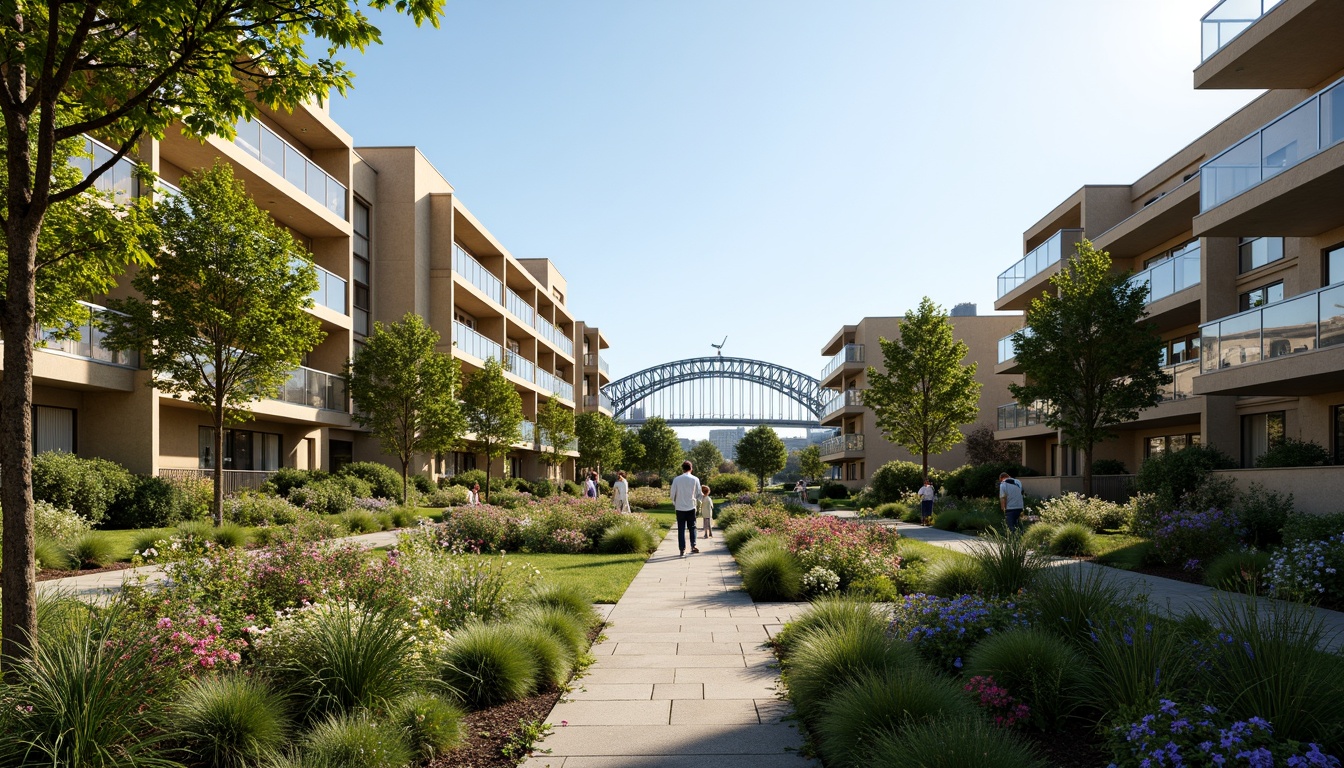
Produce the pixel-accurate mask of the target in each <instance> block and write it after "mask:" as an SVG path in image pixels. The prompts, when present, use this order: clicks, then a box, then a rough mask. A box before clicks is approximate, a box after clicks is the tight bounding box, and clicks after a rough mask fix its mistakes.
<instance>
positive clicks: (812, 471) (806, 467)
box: [798, 445, 830, 482]
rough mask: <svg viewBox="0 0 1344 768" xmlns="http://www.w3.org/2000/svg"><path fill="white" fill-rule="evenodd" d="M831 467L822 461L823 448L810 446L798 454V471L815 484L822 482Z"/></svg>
mask: <svg viewBox="0 0 1344 768" xmlns="http://www.w3.org/2000/svg"><path fill="white" fill-rule="evenodd" d="M829 470H830V465H829V464H827V463H826V462H824V461H822V460H821V446H819V445H809V446H807V447H806V448H804V449H802V450H801V451H799V452H798V471H799V472H800V473H801V474H802V476H803V477H806V478H808V479H810V480H812V481H813V482H817V481H819V480H821V478H823V477H825V476H826V473H827V472H828V471H829Z"/></svg>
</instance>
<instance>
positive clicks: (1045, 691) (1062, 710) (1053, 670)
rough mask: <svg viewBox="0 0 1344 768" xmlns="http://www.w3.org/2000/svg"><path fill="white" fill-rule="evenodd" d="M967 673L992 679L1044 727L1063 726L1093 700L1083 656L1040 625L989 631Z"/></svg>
mask: <svg viewBox="0 0 1344 768" xmlns="http://www.w3.org/2000/svg"><path fill="white" fill-rule="evenodd" d="M965 674H967V675H970V676H973V677H974V676H984V677H992V678H994V680H995V681H996V682H997V683H998V684H999V685H1001V686H1003V687H1004V688H1006V689H1007V690H1008V692H1009V693H1010V694H1012V695H1013V696H1014V697H1016V698H1018V699H1021V700H1022V701H1023V702H1025V703H1026V705H1027V706H1028V707H1030V709H1031V719H1032V721H1033V722H1034V723H1035V724H1036V725H1037V727H1039V728H1043V729H1046V730H1055V729H1058V728H1059V727H1061V726H1062V725H1063V724H1064V720H1065V719H1066V718H1068V717H1069V716H1070V715H1072V714H1073V713H1074V712H1075V711H1077V710H1078V709H1079V708H1080V707H1083V706H1085V705H1086V704H1087V703H1088V701H1089V699H1090V698H1091V697H1090V696H1089V694H1088V690H1089V689H1088V684H1089V682H1090V680H1089V679H1088V675H1087V670H1086V659H1084V658H1083V657H1082V656H1081V655H1080V654H1079V653H1078V652H1077V651H1075V650H1074V649H1073V648H1072V647H1071V646H1070V645H1069V644H1068V642H1067V641H1065V640H1063V639H1061V638H1059V637H1057V636H1054V635H1051V634H1049V633H1048V632H1046V631H1045V630H1043V629H1034V628H1031V627H1014V628H1011V629H1009V630H1007V631H1005V632H997V633H994V634H992V635H990V636H989V637H987V638H985V639H984V640H983V641H981V642H980V644H979V645H977V646H976V647H975V649H974V650H972V651H971V655H970V658H969V659H968V660H967V662H966V669H965Z"/></svg>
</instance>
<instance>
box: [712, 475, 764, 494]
mask: <svg viewBox="0 0 1344 768" xmlns="http://www.w3.org/2000/svg"><path fill="white" fill-rule="evenodd" d="M754 490H756V480H755V478H753V477H752V476H751V475H748V474H746V473H744V472H725V473H724V474H721V475H715V476H714V488H713V490H712V491H711V492H712V493H713V494H714V495H715V496H734V495H736V494H739V493H749V492H751V491H754Z"/></svg>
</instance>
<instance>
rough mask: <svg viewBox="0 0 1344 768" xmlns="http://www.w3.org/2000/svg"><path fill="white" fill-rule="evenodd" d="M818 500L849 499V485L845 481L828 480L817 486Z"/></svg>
mask: <svg viewBox="0 0 1344 768" xmlns="http://www.w3.org/2000/svg"><path fill="white" fill-rule="evenodd" d="M817 497H818V501H822V500H825V499H848V498H849V487H848V486H846V485H845V484H844V483H836V482H832V481H826V482H823V483H822V484H821V486H820V487H819V488H817Z"/></svg>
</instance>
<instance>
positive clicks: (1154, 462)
mask: <svg viewBox="0 0 1344 768" xmlns="http://www.w3.org/2000/svg"><path fill="white" fill-rule="evenodd" d="M1236 466H1237V463H1236V462H1235V461H1233V460H1232V457H1230V456H1228V455H1227V454H1225V453H1223V452H1222V451H1220V450H1218V449H1217V448H1214V447H1212V446H1208V445H1192V446H1189V447H1187V448H1185V449H1183V450H1180V451H1167V452H1165V453H1159V454H1156V455H1154V456H1151V457H1149V458H1148V459H1147V460H1145V461H1144V462H1143V464H1141V465H1139V472H1138V474H1137V475H1136V476H1135V478H1134V487H1135V489H1136V490H1138V491H1139V492H1140V493H1151V494H1155V495H1156V496H1157V501H1158V504H1159V505H1160V506H1161V507H1162V508H1164V509H1175V508H1176V506H1177V505H1179V504H1180V503H1181V499H1182V498H1184V496H1185V495H1186V494H1187V493H1189V492H1190V491H1193V490H1194V489H1195V488H1196V487H1197V486H1198V485H1199V484H1200V482H1201V481H1202V480H1204V478H1205V477H1207V476H1208V474H1209V473H1210V472H1212V471H1213V470H1215V469H1235V468H1236Z"/></svg>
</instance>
